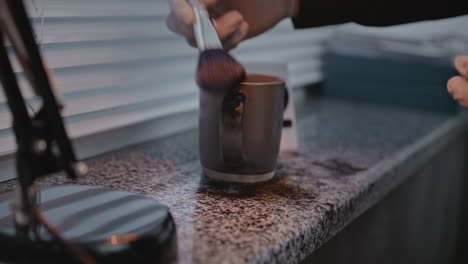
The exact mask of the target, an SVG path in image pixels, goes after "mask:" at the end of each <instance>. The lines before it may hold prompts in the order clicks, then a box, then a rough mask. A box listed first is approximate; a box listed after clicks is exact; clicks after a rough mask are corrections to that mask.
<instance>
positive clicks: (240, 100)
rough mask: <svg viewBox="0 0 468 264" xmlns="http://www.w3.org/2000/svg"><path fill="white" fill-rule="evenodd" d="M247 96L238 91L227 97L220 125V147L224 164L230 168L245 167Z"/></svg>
mask: <svg viewBox="0 0 468 264" xmlns="http://www.w3.org/2000/svg"><path fill="white" fill-rule="evenodd" d="M244 105H245V94H244V93H243V92H242V91H241V90H236V91H234V92H232V93H230V94H228V95H226V96H225V98H224V101H223V109H222V114H221V124H220V141H221V142H220V146H221V155H222V159H223V161H224V163H225V164H226V166H228V167H241V166H243V165H244V162H245V159H244V153H243V132H242V122H243V118H244V117H243V116H244Z"/></svg>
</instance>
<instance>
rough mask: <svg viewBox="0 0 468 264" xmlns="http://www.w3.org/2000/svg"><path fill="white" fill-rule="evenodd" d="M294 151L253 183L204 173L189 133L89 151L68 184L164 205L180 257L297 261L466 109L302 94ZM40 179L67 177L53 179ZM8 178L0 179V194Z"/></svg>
mask: <svg viewBox="0 0 468 264" xmlns="http://www.w3.org/2000/svg"><path fill="white" fill-rule="evenodd" d="M297 105H298V127H299V137H300V150H299V152H298V153H296V154H284V155H282V156H281V158H280V162H279V165H278V173H277V175H276V177H275V178H274V179H273V180H271V181H270V182H267V183H262V184H230V185H227V184H220V183H218V182H215V181H212V180H209V179H207V178H206V177H204V176H203V175H202V173H201V169H200V165H199V162H198V153H197V152H198V146H197V131H196V130H192V131H188V132H184V133H181V134H177V135H174V136H171V137H168V138H164V139H161V140H157V141H153V142H147V143H144V144H141V145H138V146H134V147H131V148H127V149H124V150H120V151H117V152H113V153H109V154H106V155H102V156H99V157H97V158H94V159H91V160H89V161H88V164H89V166H90V172H89V174H88V175H86V176H84V177H81V178H80V179H79V180H78V181H77V183H79V184H88V185H101V186H107V187H111V188H114V189H120V190H126V191H131V192H136V193H140V194H143V195H145V196H147V197H150V198H154V199H157V200H158V201H160V202H161V203H163V204H166V205H168V206H169V207H170V210H171V212H172V214H173V216H174V218H175V221H176V224H177V228H178V230H177V232H178V243H179V245H178V251H179V261H180V263H274V262H277V263H287V262H288V263H297V262H300V261H301V260H302V259H304V258H305V257H306V256H307V255H309V254H311V253H312V252H313V251H314V250H315V249H317V248H318V247H319V246H320V245H322V244H323V243H324V242H326V241H327V240H328V239H330V238H331V237H332V236H333V235H334V234H336V233H337V232H339V231H340V230H341V229H342V228H343V227H344V226H346V225H347V224H348V223H349V222H351V221H352V220H353V219H355V218H356V217H357V216H359V215H360V214H362V213H363V212H364V211H365V210H366V209H368V208H369V207H371V206H372V205H373V204H375V203H376V202H377V201H379V200H380V199H381V198H382V197H384V196H385V195H386V194H387V193H388V192H390V191H391V190H393V189H394V188H395V187H396V186H397V185H399V184H400V183H401V182H403V181H404V180H405V179H406V178H407V177H408V176H409V175H410V174H411V172H413V171H414V170H416V169H417V168H418V167H420V166H422V165H423V164H424V162H426V161H427V160H428V159H429V158H430V157H431V156H432V155H434V154H435V153H437V152H438V151H439V150H440V149H441V148H442V147H444V146H445V145H446V144H448V143H449V142H450V141H451V140H456V137H457V135H461V133H464V132H466V130H467V128H468V117H467V115H466V114H460V115H458V116H448V115H442V114H433V113H425V112H418V111H414V110H405V109H396V108H391V107H384V106H375V105H367V104H356V103H347V102H340V101H328V100H324V99H303V100H301V101H299V102H298V104H297ZM39 182H40V184H41V185H51V184H62V183H70V180H68V179H66V178H65V177H64V176H63V175H52V176H50V177H47V178H43V179H41V180H39ZM13 188H14V182H13V181H10V182H6V183H2V184H0V193H3V192H6V191H9V190H12V189H13Z"/></svg>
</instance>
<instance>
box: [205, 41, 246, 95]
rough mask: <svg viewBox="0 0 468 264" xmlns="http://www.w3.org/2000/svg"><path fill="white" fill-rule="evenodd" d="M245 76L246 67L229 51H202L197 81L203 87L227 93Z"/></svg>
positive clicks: (211, 90) (210, 90)
mask: <svg viewBox="0 0 468 264" xmlns="http://www.w3.org/2000/svg"><path fill="white" fill-rule="evenodd" d="M244 78H245V69H244V67H243V66H242V65H241V64H240V63H238V62H237V61H236V60H235V59H234V58H233V57H231V55H229V54H228V53H227V52H225V51H223V50H220V49H209V50H205V51H203V52H202V53H200V58H199V61H198V68H197V73H196V81H197V84H198V86H199V87H200V88H201V89H204V90H207V91H209V92H213V93H224V94H225V93H227V92H228V91H229V90H230V89H233V88H235V87H237V86H238V85H239V84H240V83H241V82H242V81H243V80H244Z"/></svg>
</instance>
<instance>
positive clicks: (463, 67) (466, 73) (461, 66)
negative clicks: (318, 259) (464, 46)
mask: <svg viewBox="0 0 468 264" xmlns="http://www.w3.org/2000/svg"><path fill="white" fill-rule="evenodd" d="M455 68H457V70H458V72H459V73H460V74H461V75H463V77H465V78H468V56H458V57H456V58H455Z"/></svg>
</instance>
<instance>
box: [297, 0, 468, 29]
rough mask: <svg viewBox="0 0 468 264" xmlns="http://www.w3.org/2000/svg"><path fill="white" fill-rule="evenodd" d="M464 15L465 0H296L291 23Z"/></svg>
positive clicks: (383, 22)
mask: <svg viewBox="0 0 468 264" xmlns="http://www.w3.org/2000/svg"><path fill="white" fill-rule="evenodd" d="M466 14H468V0H438V1H435V0H299V12H298V15H297V16H296V17H294V18H293V23H294V26H295V27H296V28H308V27H317V26H326V25H334V24H342V23H347V22H355V23H358V24H361V25H367V26H390V25H397V24H404V23H410V22H416V21H423V20H434V19H441V18H448V17H454V16H460V15H466ZM460 30H468V25H467V26H466V27H465V28H463V29H460Z"/></svg>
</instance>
